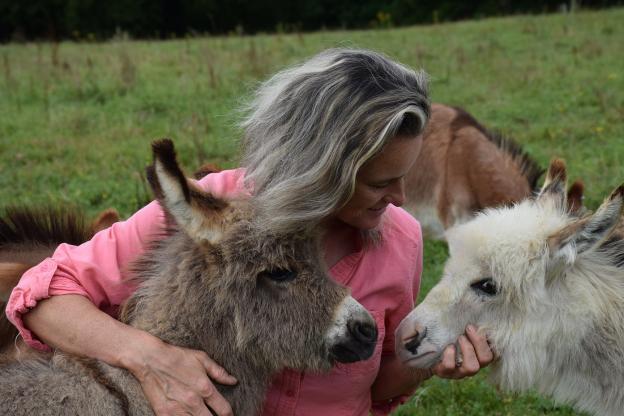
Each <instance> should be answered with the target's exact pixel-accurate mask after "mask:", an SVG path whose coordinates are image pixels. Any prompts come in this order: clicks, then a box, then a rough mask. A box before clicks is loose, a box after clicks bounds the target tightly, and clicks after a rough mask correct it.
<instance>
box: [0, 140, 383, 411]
mask: <svg viewBox="0 0 624 416" xmlns="http://www.w3.org/2000/svg"><path fill="white" fill-rule="evenodd" d="M153 149H154V164H153V166H152V168H151V169H150V174H149V175H148V176H149V177H150V182H151V185H152V188H153V190H154V192H155V194H156V196H157V198H158V200H159V202H160V203H161V205H162V206H163V208H164V210H165V212H166V214H167V215H166V218H167V221H168V223H167V225H166V231H167V236H166V237H164V239H162V240H160V241H158V242H155V243H154V245H153V247H152V248H151V249H149V250H148V251H147V252H146V253H145V255H144V256H143V257H142V258H141V259H140V260H139V261H137V262H136V264H135V273H134V277H135V279H136V280H137V281H138V282H139V289H138V290H137V291H136V292H135V294H134V295H133V296H132V297H131V298H130V299H129V300H128V302H127V303H126V305H124V306H123V307H122V319H123V320H124V321H125V322H127V323H128V324H130V325H133V326H135V327H137V328H141V329H143V330H146V331H148V332H150V333H152V334H154V335H156V336H158V337H159V338H161V339H163V340H164V341H166V342H169V343H172V344H175V345H180V346H183V347H187V348H192V349H199V350H203V351H206V352H207V353H208V355H210V356H211V357H212V358H213V359H215V361H217V362H219V363H220V364H221V365H223V366H224V367H225V368H226V370H227V371H228V372H229V373H230V374H232V375H233V376H235V377H236V378H237V380H238V381H239V383H238V384H237V385H236V386H233V387H232V386H217V387H218V388H219V390H220V391H221V393H222V394H223V395H224V396H225V398H226V399H227V400H228V401H229V402H230V403H231V404H232V407H233V410H234V414H237V415H254V414H256V412H257V410H258V408H259V405H260V404H261V402H262V399H263V398H264V391H265V388H266V386H267V385H268V383H269V381H270V378H271V376H272V375H273V374H274V373H275V372H277V371H279V370H281V369H283V368H285V367H289V368H294V369H300V370H313V371H318V370H324V369H329V368H330V367H331V365H332V364H333V363H334V362H335V361H340V362H353V361H357V360H362V359H366V358H368V357H370V356H371V354H372V353H373V351H374V348H375V345H376V341H377V338H378V333H377V330H376V326H375V323H374V320H373V319H372V317H371V316H370V314H369V313H368V312H367V311H366V310H365V309H364V308H363V307H362V306H361V305H360V304H359V303H357V302H356V301H355V300H354V299H353V298H351V297H350V296H349V295H348V291H347V290H346V289H345V288H343V287H341V286H339V285H337V284H336V283H335V282H333V281H332V280H331V279H329V278H328V277H327V275H326V272H325V267H324V265H323V264H322V262H321V251H320V244H319V236H318V235H316V234H307V233H303V232H302V233H296V235H294V234H288V235H276V234H271V233H270V232H266V231H263V230H265V229H266V227H265V226H264V225H263V224H258V223H256V220H255V218H257V216H256V215H255V212H256V208H255V207H254V205H253V200H249V199H245V200H224V199H219V198H216V197H214V196H213V195H211V194H209V193H206V192H204V191H202V190H201V189H199V188H197V187H196V186H195V185H194V183H193V182H190V181H187V179H186V178H185V177H184V176H183V174H182V172H181V171H180V169H179V168H178V165H177V162H176V160H175V153H174V151H173V145H172V143H171V142H170V141H160V142H156V143H155V144H154V147H153ZM215 334H219V336H218V337H215V336H214V335H215ZM61 413H75V414H90V415H100V414H101V415H117V414H122V415H123V414H126V415H127V414H130V415H143V414H152V411H151V409H150V408H149V405H148V403H147V401H146V399H145V397H144V396H143V393H142V390H141V387H140V385H139V384H138V382H137V381H136V380H135V379H134V377H132V375H130V374H129V373H128V372H127V371H125V370H122V369H119V368H114V367H111V366H108V365H106V364H104V363H101V362H97V361H90V360H77V359H75V358H73V357H71V356H68V355H65V354H63V353H61V352H59V353H56V354H55V355H54V357H53V358H52V359H51V360H50V361H46V360H38V361H37V360H34V361H33V360H30V361H27V362H26V361H23V362H9V363H5V364H4V365H2V366H0V414H13V415H27V414H38V415H48V414H49V415H53V414H61Z"/></svg>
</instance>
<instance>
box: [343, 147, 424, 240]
mask: <svg viewBox="0 0 624 416" xmlns="http://www.w3.org/2000/svg"><path fill="white" fill-rule="evenodd" d="M421 144H422V138H421V137H420V136H418V137H397V138H394V139H392V140H390V141H389V142H388V143H387V144H386V146H385V147H384V149H383V150H382V152H381V153H379V154H378V155H377V156H375V157H374V158H372V159H371V160H369V161H368V162H366V163H365V164H364V166H362V168H361V169H360V171H359V172H358V175H357V178H356V181H355V192H354V193H353V196H352V197H351V199H350V200H349V202H347V204H346V205H345V206H344V207H342V208H341V209H340V210H339V211H338V212H337V214H336V218H337V219H339V220H341V221H342V222H344V223H346V224H348V225H350V226H352V227H355V228H357V229H360V230H370V229H373V228H375V227H377V226H378V225H379V223H380V222H381V217H382V215H383V213H384V211H385V210H386V207H387V206H388V204H392V205H396V206H397V207H400V206H401V205H403V203H404V202H405V181H404V177H405V175H406V174H407V172H408V171H409V170H410V168H411V167H412V165H413V164H414V162H415V161H416V158H417V157H418V153H419V152H420V146H421Z"/></svg>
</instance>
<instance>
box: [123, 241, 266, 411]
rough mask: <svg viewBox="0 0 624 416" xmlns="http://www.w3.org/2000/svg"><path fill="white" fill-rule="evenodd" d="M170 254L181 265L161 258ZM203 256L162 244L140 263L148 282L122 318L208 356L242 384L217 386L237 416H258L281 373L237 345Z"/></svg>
mask: <svg viewBox="0 0 624 416" xmlns="http://www.w3.org/2000/svg"><path fill="white" fill-rule="evenodd" d="M169 250H172V251H173V252H176V253H178V256H177V259H178V261H177V262H175V263H172V262H168V261H165V260H163V259H167V258H171V257H169V256H168V255H166V253H163V251H169ZM205 256H206V253H200V252H198V248H197V247H194V246H192V245H191V244H189V242H188V241H186V239H184V238H179V237H178V238H176V237H170V238H168V239H167V241H166V243H165V244H159V246H158V247H157V248H156V249H155V252H152V253H150V255H149V258H147V257H146V258H144V259H142V260H140V262H141V267H140V270H145V272H143V273H145V274H144V275H145V276H150V277H149V279H145V280H143V282H142V284H141V287H140V289H139V290H137V292H135V294H134V295H133V296H132V297H131V298H130V299H129V300H128V302H127V303H126V306H125V307H124V309H125V310H124V311H122V317H124V315H125V320H127V322H128V323H129V324H130V325H132V326H134V327H137V328H140V329H143V330H145V331H147V332H149V333H151V334H152V335H154V336H156V337H158V338H160V339H162V340H163V341H165V342H168V343H170V344H173V345H178V346H182V347H186V348H191V349H196V350H202V351H205V352H206V353H207V354H208V355H209V356H210V358H211V359H213V360H214V361H215V362H217V363H219V364H220V365H221V366H223V367H224V368H225V369H226V370H227V371H228V373H230V374H231V375H233V376H234V377H235V378H236V379H237V380H238V384H236V385H235V386H225V385H219V384H217V388H218V389H219V391H220V392H221V393H222V394H223V396H224V397H225V399H226V400H228V402H229V403H230V404H231V405H232V408H233V411H234V414H236V415H254V414H256V413H258V411H259V407H260V405H261V404H262V401H263V399H264V393H265V390H266V388H267V386H268V383H269V381H270V379H271V376H272V375H273V374H274V373H275V372H276V371H277V370H278V369H276V368H273V366H271V364H270V363H269V362H268V361H267V360H263V359H262V357H261V355H259V351H258V349H256V348H251V346H250V347H249V348H244V347H241V346H240V345H237V343H236V328H235V326H234V317H233V306H230V305H229V303H228V301H225V300H224V299H221V298H218V297H217V296H216V295H215V293H218V292H219V291H218V290H214V289H215V288H214V287H213V286H215V285H217V284H219V282H218V281H216V280H212V279H210V278H206V276H205V274H204V273H203V271H205V270H208V269H209V267H208V266H207V265H206V262H208V261H211V259H210V258H206V257H205ZM181 271H183V272H181ZM139 277H140V276H139ZM128 309H129V310H128Z"/></svg>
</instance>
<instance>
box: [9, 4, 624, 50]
mask: <svg viewBox="0 0 624 416" xmlns="http://www.w3.org/2000/svg"><path fill="white" fill-rule="evenodd" d="M617 4H622V0H584V1H582V4H581V0H576V1H574V0H572V1H563V0H542V1H537V0H517V1H511V0H482V1H476V2H466V1H462V0H435V1H434V0H420V1H418V0H298V1H292V0H247V1H246V0H227V1H225V0H221V1H219V0H152V1H150V0H107V1H102V0H27V1H24V0H0V41H10V40H17V41H19V40H32V39H47V40H60V39H68V38H69V39H107V38H109V37H111V36H113V35H115V33H117V32H123V33H127V34H128V35H130V36H131V37H136V38H169V37H173V36H185V35H187V34H205V33H210V34H224V33H231V32H235V33H248V34H253V33H257V32H275V31H286V32H294V31H313V30H320V29H352V28H368V27H389V26H403V25H412V24H418V23H436V22H441V21H452V20H459V19H473V18H480V17H485V16H497V15H507V14H517V13H544V12H553V11H561V10H570V9H574V8H576V7H578V6H579V5H580V6H582V7H584V8H586V7H590V8H593V7H596V8H600V7H607V6H612V5H617Z"/></svg>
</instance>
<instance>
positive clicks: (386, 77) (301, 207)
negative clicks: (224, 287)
mask: <svg viewBox="0 0 624 416" xmlns="http://www.w3.org/2000/svg"><path fill="white" fill-rule="evenodd" d="M428 115H429V104H428V99H427V96H426V76H425V74H424V73H422V72H414V71H413V70H411V69H408V68H406V67H404V66H402V65H400V64H397V63H395V62H393V61H391V60H389V59H388V58H386V57H384V56H383V55H381V54H378V53H375V52H372V51H365V50H349V49H333V50H328V51H325V52H323V53H321V54H319V55H317V56H315V57H313V58H311V59H309V60H308V61H306V62H304V63H302V64H300V65H297V66H295V67H292V68H289V69H286V70H284V71H281V72H279V73H277V74H276V75H275V76H273V77H272V78H271V79H270V80H269V81H267V82H266V83H265V84H263V85H262V86H261V87H260V88H259V89H258V90H257V92H256V96H255V99H254V100H253V102H252V103H251V104H250V106H249V111H248V116H247V118H246V120H245V121H244V123H243V127H244V130H245V137H244V140H243V163H242V166H243V168H242V169H237V170H231V171H224V172H220V173H217V174H210V175H208V176H206V177H205V178H203V179H202V180H201V181H200V182H199V184H200V186H202V187H203V188H204V189H209V190H210V191H211V192H214V193H216V194H220V195H234V194H239V193H250V194H252V195H253V196H252V197H253V198H255V199H256V205H257V206H258V207H259V208H260V210H259V215H261V216H262V217H263V219H264V221H265V224H266V226H267V228H268V229H271V230H273V231H278V232H279V231H292V230H297V229H301V227H302V226H304V227H323V229H324V231H325V239H324V245H325V246H324V249H325V261H326V263H327V266H328V268H329V270H330V275H331V276H332V277H333V278H334V279H336V280H337V281H338V282H340V283H342V284H345V285H346V286H348V287H349V288H350V289H351V291H352V295H353V296H354V297H355V298H356V299H357V300H358V301H359V302H360V303H362V304H363V305H364V306H365V307H367V309H369V310H370V311H371V314H372V315H373V316H374V317H375V319H376V322H377V325H378V328H379V334H380V339H379V345H378V348H377V351H376V352H375V355H374V356H373V357H372V358H371V359H369V360H366V361H364V362H359V363H354V364H349V365H338V366H336V367H335V368H334V369H333V370H332V371H331V372H330V373H329V374H320V375H319V374H302V373H297V372H294V371H289V370H287V371H284V372H282V373H281V374H279V375H278V376H276V377H275V380H274V382H273V385H272V386H271V388H270V389H269V391H268V393H267V398H266V401H265V406H264V411H263V414H265V415H270V414H277V415H286V414H294V413H295V412H297V414H309V415H317V414H319V413H320V412H325V414H331V415H341V414H362V415H367V414H368V412H369V409H371V407H372V408H373V409H374V411H375V412H378V413H379V414H385V413H387V412H388V411H389V410H390V409H391V408H392V406H394V405H395V404H396V403H398V402H399V401H398V400H396V398H397V397H400V396H402V395H403V394H405V393H409V392H410V391H412V390H413V388H414V387H415V386H417V385H418V384H419V383H420V382H422V380H424V379H426V378H427V377H430V376H431V375H432V374H437V375H439V376H442V377H452V378H459V377H464V376H467V375H472V374H474V373H476V372H477V371H478V370H479V368H480V367H481V366H484V365H487V364H488V363H489V362H490V361H491V360H492V352H491V351H490V349H489V347H488V345H487V342H486V340H485V339H484V338H483V337H482V336H480V335H477V333H476V331H475V330H474V328H468V329H467V333H466V336H463V337H461V338H460V340H459V345H460V348H461V352H462V354H463V361H462V362H461V363H460V364H456V359H455V357H456V352H455V351H454V349H453V347H449V348H448V349H447V351H445V353H444V355H443V358H442V360H441V362H440V363H439V364H437V365H436V366H435V367H434V368H432V369H431V370H430V371H429V372H417V371H413V370H412V371H410V370H407V369H405V368H404V367H403V366H402V365H401V363H399V362H398V360H397V359H396V357H395V355H394V329H395V328H396V326H397V325H398V323H399V322H400V321H401V319H402V318H403V317H404V316H405V315H406V314H407V313H408V312H409V311H410V310H411V309H412V308H413V302H414V299H415V297H416V295H417V292H418V287H419V283H420V273H421V269H422V238H421V234H420V227H419V225H418V223H417V222H416V221H415V220H414V219H413V218H411V217H410V216H409V215H408V214H407V213H406V212H404V211H403V210H401V209H400V208H398V207H399V206H401V204H403V202H404V200H405V189H404V182H403V178H404V175H405V174H406V173H407V172H408V170H409V169H410V167H411V166H412V164H413V163H414V161H415V160H416V156H417V155H418V152H419V149H420V145H421V141H422V139H421V138H420V133H421V132H422V130H423V128H424V126H425V124H426V121H427V118H428ZM163 223H164V220H163V215H162V210H161V209H160V207H159V206H158V205H157V204H156V203H152V204H150V205H148V206H147V207H146V208H144V209H142V210H141V211H139V212H138V213H136V214H135V215H134V216H133V217H131V218H130V219H129V220H127V221H125V222H122V223H117V224H115V225H114V226H113V227H111V228H110V229H109V230H105V231H103V232H101V233H98V234H97V235H96V236H95V237H94V238H93V239H92V240H91V241H89V242H87V243H85V244H83V245H82V246H80V247H72V246H67V245H61V246H59V248H58V249H57V250H56V252H55V254H54V256H53V257H52V258H51V259H47V260H46V261H44V262H43V263H41V264H40V265H39V266H37V267H35V268H33V269H31V270H30V271H28V272H27V273H26V274H25V275H24V277H23V278H22V280H21V282H20V284H19V285H18V287H17V288H16V289H15V290H14V292H13V294H12V296H11V299H10V301H9V305H8V308H7V312H8V315H9V317H10V318H11V320H12V321H13V322H14V323H15V324H16V325H17V326H18V327H19V328H20V332H21V333H22V336H23V337H24V339H25V340H26V341H27V342H28V343H29V344H30V345H32V346H34V347H38V348H48V347H47V345H49V346H53V347H55V348H60V349H62V350H65V351H67V352H71V353H75V354H80V355H85V356H88V357H94V358H98V359H100V360H103V361H105V362H107V363H109V364H112V365H116V366H120V367H124V368H126V369H128V370H129V371H130V372H132V374H134V376H135V377H136V378H137V379H138V380H139V381H140V382H141V385H142V387H143V390H144V392H145V394H146V396H147V397H148V399H149V401H150V403H151V404H152V406H153V408H154V409H155V411H156V413H157V414H159V415H168V414H177V413H181V412H182V413H190V414H193V415H209V414H210V412H209V410H208V408H211V409H212V410H213V411H214V412H215V413H216V414H218V415H229V414H231V409H230V407H229V404H228V403H227V402H226V401H225V400H224V399H223V397H222V396H220V395H219V393H218V392H217V390H216V389H215V387H214V385H213V382H218V383H225V384H228V383H235V382H236V380H234V379H233V378H232V377H231V376H229V375H228V374H227V373H226V371H225V370H224V369H223V368H221V367H220V366H219V365H218V364H217V363H215V362H213V361H212V360H211V359H210V358H209V357H208V356H207V355H206V354H204V353H202V352H198V351H192V350H187V349H183V348H179V347H175V346H172V345H167V344H165V343H163V342H162V341H160V340H158V339H156V338H154V337H153V336H151V335H150V334H147V333H144V332H142V331H140V330H137V329H135V328H131V327H128V326H126V325H124V324H122V323H120V322H118V321H117V320H115V319H114V318H113V317H114V316H115V312H116V307H117V306H118V305H119V304H120V303H122V302H123V301H124V299H126V298H127V297H128V296H129V295H130V293H132V289H133V288H132V287H128V285H126V284H124V283H123V281H122V280H123V278H124V277H125V270H127V266H128V264H129V263H130V262H131V261H132V260H133V259H135V258H136V257H137V256H138V255H139V254H140V253H141V252H142V251H143V250H144V249H145V247H146V245H147V244H148V243H149V241H150V239H151V238H152V237H151V236H152V235H154V234H156V233H157V232H158V230H159V229H160V227H161V226H162V225H163ZM35 334H36V335H35ZM214 336H215V337H218V336H219V334H214ZM44 343H45V344H44ZM373 402H374V404H373Z"/></svg>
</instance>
